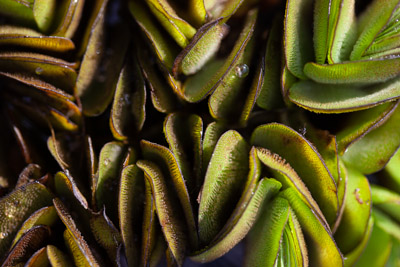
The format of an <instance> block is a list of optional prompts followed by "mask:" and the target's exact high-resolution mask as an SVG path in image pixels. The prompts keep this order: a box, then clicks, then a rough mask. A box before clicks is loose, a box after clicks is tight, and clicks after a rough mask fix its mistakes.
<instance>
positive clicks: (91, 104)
mask: <svg viewBox="0 0 400 267" xmlns="http://www.w3.org/2000/svg"><path fill="white" fill-rule="evenodd" d="M108 2H109V1H108V0H105V1H103V2H102V3H101V7H100V8H99V12H98V13H97V15H96V18H95V20H94V22H93V24H92V25H90V26H91V27H89V28H88V29H90V33H89V35H88V36H89V39H88V43H87V47H86V50H85V53H84V55H83V59H82V63H81V66H80V71H79V74H78V77H77V80H76V86H75V88H74V90H75V95H77V96H78V97H80V100H81V103H82V109H83V113H84V114H85V115H87V116H96V115H99V114H101V113H102V112H103V111H104V110H105V109H106V108H107V106H108V105H109V104H110V103H111V101H112V98H113V95H114V91H115V84H116V83H117V80H118V75H119V73H120V71H121V69H122V65H123V62H124V57H125V52H126V51H127V48H128V44H129V36H130V35H129V34H128V29H127V27H125V26H124V25H121V24H116V25H114V26H113V27H110V28H106V23H105V17H106V15H105V14H106V11H107V9H108V8H109V6H108ZM98 3H100V2H98ZM99 5H100V4H99Z"/></svg>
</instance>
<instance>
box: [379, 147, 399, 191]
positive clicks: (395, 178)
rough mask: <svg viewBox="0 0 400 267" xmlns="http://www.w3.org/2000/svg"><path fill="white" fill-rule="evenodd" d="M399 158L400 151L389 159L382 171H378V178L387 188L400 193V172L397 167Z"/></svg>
mask: <svg viewBox="0 0 400 267" xmlns="http://www.w3.org/2000/svg"><path fill="white" fill-rule="evenodd" d="M399 160H400V152H399V150H397V152H396V153H395V154H394V155H393V157H392V158H391V159H390V160H389V162H388V163H387V165H386V166H385V168H384V169H383V171H382V172H380V173H379V176H380V177H379V178H380V180H381V181H382V183H383V184H385V185H386V187H387V188H390V189H391V190H393V191H395V192H397V193H400V172H399V168H398V166H399V165H398V164H399Z"/></svg>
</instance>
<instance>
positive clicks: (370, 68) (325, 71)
mask: <svg viewBox="0 0 400 267" xmlns="http://www.w3.org/2000/svg"><path fill="white" fill-rule="evenodd" d="M399 69H400V58H390V59H374V60H359V61H347V62H343V63H337V64H330V65H329V64H317V63H314V62H309V63H307V64H306V65H305V66H304V74H305V75H306V76H307V77H308V78H310V79H311V80H313V81H315V82H318V83H324V84H325V83H326V84H357V83H358V84H360V83H364V84H371V83H372V84H373V83H379V82H386V81H388V80H390V79H392V78H395V77H396V76H398V75H399V74H400V70H399Z"/></svg>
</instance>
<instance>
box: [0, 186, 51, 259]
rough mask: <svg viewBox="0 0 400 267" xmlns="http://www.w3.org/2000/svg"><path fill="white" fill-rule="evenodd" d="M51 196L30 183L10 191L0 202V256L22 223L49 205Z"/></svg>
mask: <svg viewBox="0 0 400 267" xmlns="http://www.w3.org/2000/svg"><path fill="white" fill-rule="evenodd" d="M52 198H53V196H52V194H51V193H50V192H49V191H48V189H47V188H46V187H45V186H44V185H42V184H40V183H38V182H32V183H28V184H26V185H25V186H21V187H19V188H18V189H16V190H14V191H12V192H11V193H10V194H8V195H6V196H5V197H3V198H2V199H1V200H0V226H1V227H0V230H1V231H0V237H1V239H0V254H1V255H4V254H5V253H6V251H7V249H8V248H9V246H10V244H11V242H12V240H13V238H14V235H15V234H16V233H17V231H18V229H19V228H20V227H21V225H22V224H23V222H24V221H25V220H26V219H27V218H28V217H29V216H30V215H31V214H32V213H33V212H35V211H36V210H38V209H40V208H42V207H45V206H49V205H51V199H52Z"/></svg>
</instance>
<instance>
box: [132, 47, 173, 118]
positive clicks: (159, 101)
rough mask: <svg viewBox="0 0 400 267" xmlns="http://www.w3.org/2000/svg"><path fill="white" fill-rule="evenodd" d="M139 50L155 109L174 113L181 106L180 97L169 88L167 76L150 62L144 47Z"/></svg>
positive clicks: (141, 66)
mask: <svg viewBox="0 0 400 267" xmlns="http://www.w3.org/2000/svg"><path fill="white" fill-rule="evenodd" d="M138 46H140V45H138ZM139 48H140V49H138V50H137V56H138V58H139V63H140V68H141V70H142V72H143V75H144V77H145V78H146V80H147V82H148V86H149V88H150V96H151V101H152V104H153V106H154V108H155V109H156V110H158V111H159V112H162V113H172V112H173V111H175V110H176V109H177V108H178V107H179V106H180V104H179V100H178V97H177V96H176V95H175V94H174V92H173V91H172V90H171V88H170V86H168V84H167V81H165V79H164V78H163V77H165V75H163V73H162V72H161V71H160V69H159V67H158V66H156V65H155V64H152V62H150V60H149V56H150V55H149V54H148V53H146V50H145V51H143V50H144V47H143V46H140V47H139Z"/></svg>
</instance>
